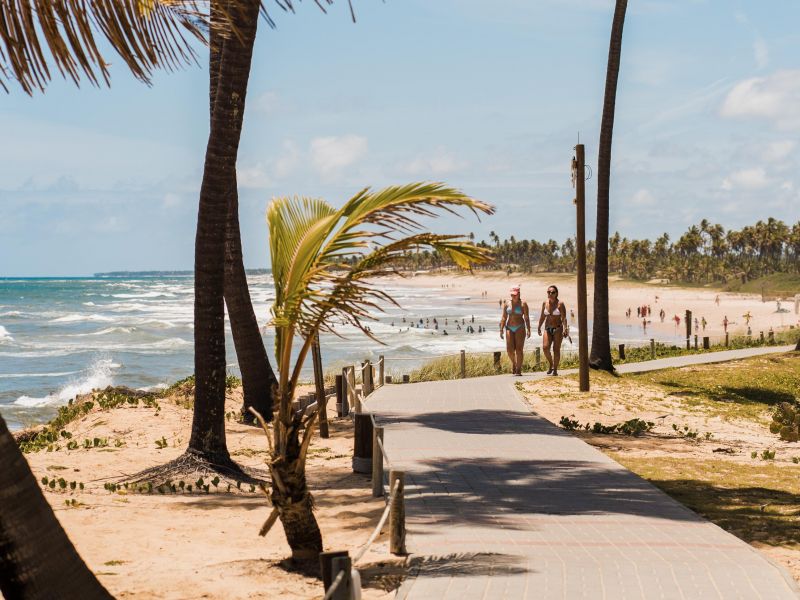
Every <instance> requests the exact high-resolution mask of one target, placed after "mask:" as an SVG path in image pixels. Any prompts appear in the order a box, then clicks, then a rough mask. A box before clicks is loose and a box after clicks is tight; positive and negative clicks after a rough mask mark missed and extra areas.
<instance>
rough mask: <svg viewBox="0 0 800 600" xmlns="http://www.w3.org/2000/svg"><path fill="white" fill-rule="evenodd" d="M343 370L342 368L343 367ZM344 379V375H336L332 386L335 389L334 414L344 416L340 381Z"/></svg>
mask: <svg viewBox="0 0 800 600" xmlns="http://www.w3.org/2000/svg"><path fill="white" fill-rule="evenodd" d="M343 370H344V369H343ZM343 381H344V377H343V376H342V375H336V377H335V378H334V384H333V388H334V389H335V390H336V416H337V417H343V416H344V414H343V413H344V403H343V402H342V400H343V399H344V393H343V392H342V382H343Z"/></svg>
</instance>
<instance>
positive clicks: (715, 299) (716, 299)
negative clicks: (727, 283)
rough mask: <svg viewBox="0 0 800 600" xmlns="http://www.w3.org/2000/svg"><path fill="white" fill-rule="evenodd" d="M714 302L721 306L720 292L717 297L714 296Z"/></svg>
mask: <svg viewBox="0 0 800 600" xmlns="http://www.w3.org/2000/svg"><path fill="white" fill-rule="evenodd" d="M714 304H716V305H717V306H719V294H717V295H716V297H715V298H714Z"/></svg>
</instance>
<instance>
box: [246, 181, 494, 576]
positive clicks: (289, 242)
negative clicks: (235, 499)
mask: <svg viewBox="0 0 800 600" xmlns="http://www.w3.org/2000/svg"><path fill="white" fill-rule="evenodd" d="M458 208H467V209H469V210H471V211H472V212H473V213H475V214H476V215H477V214H478V213H484V214H492V213H493V212H494V208H493V207H492V206H491V205H489V204H486V203H484V202H480V201H478V200H475V199H473V198H470V197H468V196H466V195H464V194H462V193H461V192H459V191H456V190H454V189H451V188H447V187H444V186H443V185H442V184H435V183H434V184H430V183H414V184H410V185H405V186H397V187H388V188H386V189H383V190H380V191H378V192H372V191H370V190H369V189H364V190H362V191H360V192H359V193H358V194H356V195H355V196H353V197H352V198H351V199H350V200H348V201H347V202H346V203H345V205H344V206H343V207H342V208H340V209H336V208H334V207H332V206H331V205H330V204H328V203H327V202H325V201H324V200H319V199H310V198H297V197H295V198H278V199H275V200H273V201H272V203H271V204H270V206H269V209H268V210H267V223H268V227H269V237H270V254H271V258H272V276H273V278H274V281H275V302H274V304H273V305H272V324H273V325H274V326H275V357H276V363H277V365H278V372H279V377H278V392H277V395H276V396H277V400H278V413H277V415H276V418H275V419H274V422H273V434H272V439H270V450H271V460H270V464H269V468H270V475H271V477H272V490H271V494H270V497H271V499H272V505H273V507H274V508H273V511H272V514H271V515H270V517H269V519H268V520H267V523H265V525H264V527H263V528H262V533H264V534H265V533H266V532H267V531H268V530H269V528H270V527H271V526H272V525H273V524H274V523H275V521H276V520H277V519H278V518H280V520H281V522H282V524H283V528H284V531H285V532H286V538H287V541H288V542H289V546H290V547H291V549H292V557H293V558H295V559H300V560H302V559H315V558H316V557H317V555H318V554H319V553H320V552H321V551H322V536H321V534H320V530H319V526H318V525H317V522H316V519H315V518H314V514H313V512H312V510H313V501H312V498H311V494H310V493H309V491H308V486H307V484H306V476H305V460H306V453H307V452H308V446H309V444H310V442H311V437H312V435H313V431H314V424H315V419H316V413H313V414H311V415H310V416H304V415H303V414H302V413H293V412H292V399H293V396H294V391H295V387H296V386H297V380H298V377H299V376H300V370H301V368H302V366H303V362H304V360H305V358H306V354H307V353H308V351H309V349H310V348H311V345H312V343H313V341H314V339H315V337H316V335H317V333H318V332H320V331H328V332H332V331H333V330H332V329H331V326H330V323H331V322H332V319H333V318H335V319H336V320H337V321H340V320H344V321H346V322H348V323H350V324H352V325H354V326H355V327H357V328H359V329H360V330H361V331H363V332H364V333H365V334H366V335H368V336H369V337H373V336H372V334H371V333H370V331H369V330H368V329H367V327H366V325H365V323H364V321H369V320H372V319H373V317H372V316H371V315H370V313H369V311H370V310H380V306H379V304H380V303H381V302H389V303H392V304H395V305H396V304H397V303H396V302H395V301H394V299H392V297H391V296H390V295H389V294H388V293H386V291H385V290H384V289H383V288H381V287H380V286H379V285H378V284H377V283H376V282H375V279H376V278H378V277H380V276H383V275H388V274H392V273H395V272H396V271H395V269H394V267H393V265H394V264H395V262H397V261H401V260H402V259H403V257H404V256H405V253H406V252H407V251H408V250H410V249H417V248H420V247H427V248H431V249H433V250H435V251H438V252H440V253H441V254H444V255H447V256H449V257H450V258H451V259H452V260H453V261H454V262H455V263H456V264H457V265H458V266H460V267H462V268H469V267H470V266H471V265H473V264H479V263H486V262H489V261H490V260H491V258H490V254H489V251H488V250H487V249H485V248H481V247H478V246H475V245H474V244H471V243H469V242H468V241H467V240H466V239H465V238H463V237H462V236H455V235H437V234H433V233H429V232H427V231H423V230H422V226H421V225H420V223H419V219H420V218H425V217H432V216H435V215H436V214H437V213H438V212H440V211H445V212H450V213H453V212H455V209H458ZM348 259H349V260H348ZM298 336H299V338H300V344H301V346H300V351H299V353H298V355H297V358H296V360H295V361H294V364H292V359H291V355H292V346H293V343H294V340H295V338H296V337H298ZM373 339H374V338H373ZM259 420H260V421H261V423H262V426H264V429H265V431H266V432H267V434H268V436H269V429H268V427H267V425H266V423H264V421H263V419H261V418H259ZM273 439H274V441H273Z"/></svg>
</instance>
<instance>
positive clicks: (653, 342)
mask: <svg viewBox="0 0 800 600" xmlns="http://www.w3.org/2000/svg"><path fill="white" fill-rule="evenodd" d="M650 358H652V359H653V360H655V358H656V340H655V339H654V338H650Z"/></svg>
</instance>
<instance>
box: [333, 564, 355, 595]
mask: <svg viewBox="0 0 800 600" xmlns="http://www.w3.org/2000/svg"><path fill="white" fill-rule="evenodd" d="M352 570H353V563H352V561H351V559H350V557H349V556H339V557H337V558H334V559H333V560H332V561H331V575H332V577H333V578H332V579H331V583H333V582H334V581H336V577H338V575H339V573H340V572H344V578H343V579H342V582H341V583H340V584H339V585H338V586H337V587H336V590H335V591H334V592H333V594H332V595H331V600H351V598H352V597H353V579H352V575H351V572H352Z"/></svg>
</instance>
